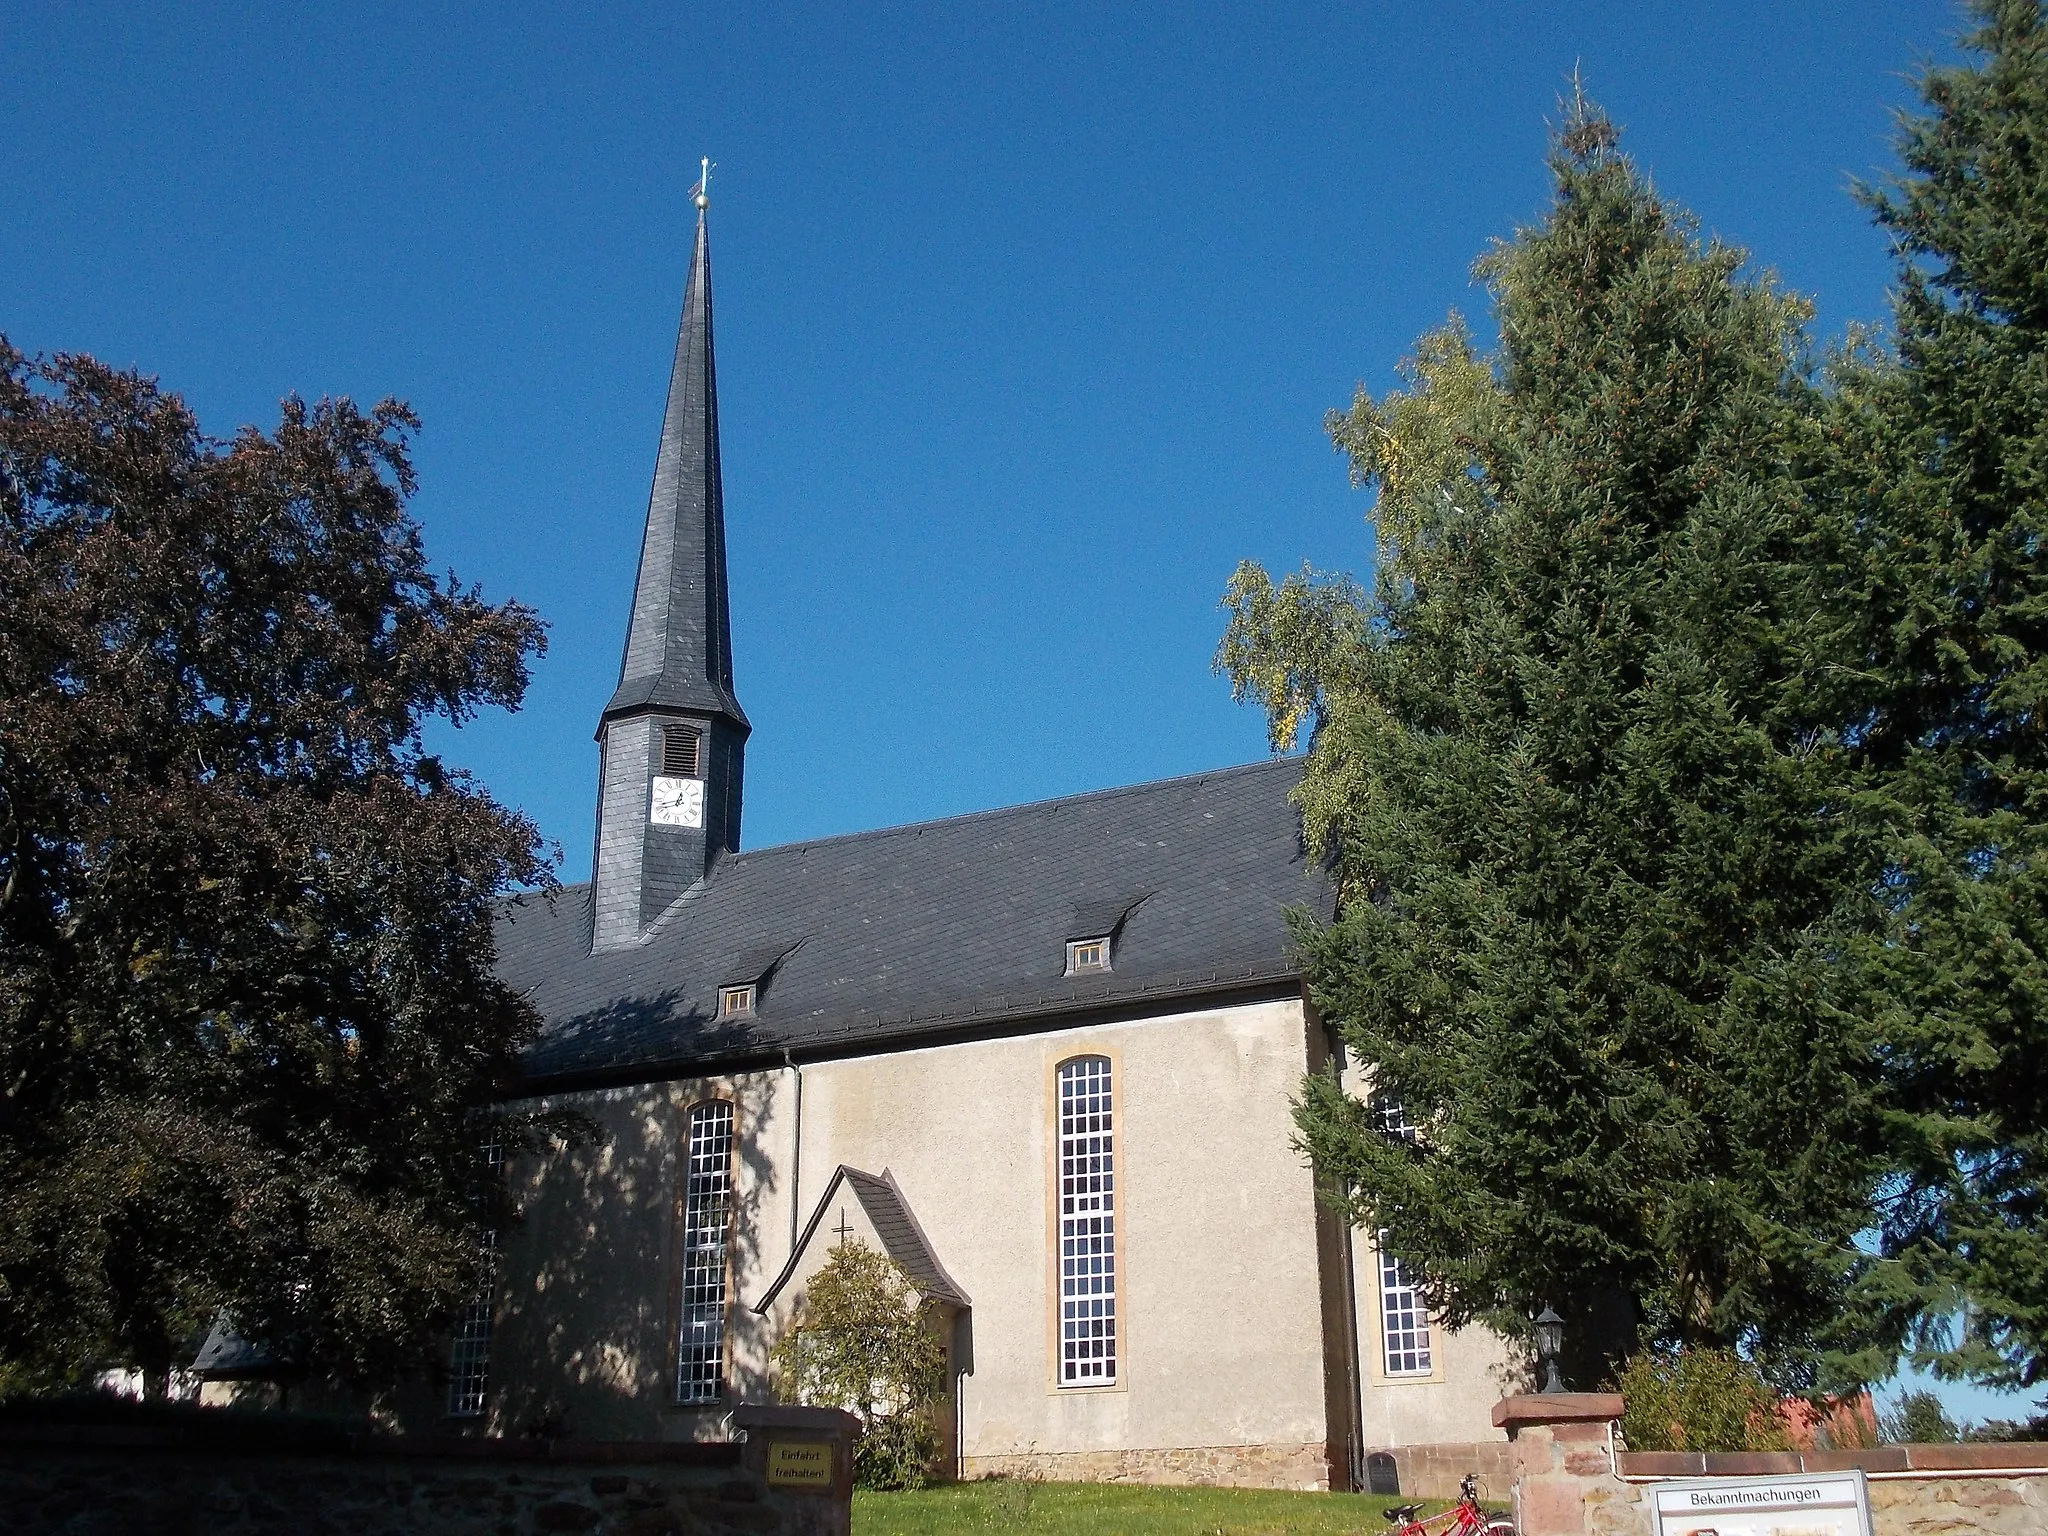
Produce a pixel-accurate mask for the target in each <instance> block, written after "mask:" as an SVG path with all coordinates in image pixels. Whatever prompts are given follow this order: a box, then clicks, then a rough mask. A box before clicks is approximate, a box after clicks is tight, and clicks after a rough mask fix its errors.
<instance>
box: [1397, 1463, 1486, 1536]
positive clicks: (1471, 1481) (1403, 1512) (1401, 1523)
mask: <svg viewBox="0 0 2048 1536" xmlns="http://www.w3.org/2000/svg"><path fill="white" fill-rule="evenodd" d="M1421 1513H1422V1506H1421V1505H1420V1504H1394V1505H1391V1506H1389V1507H1388V1509H1387V1536H1515V1522H1514V1521H1512V1520H1510V1519H1509V1518H1508V1517H1507V1516H1506V1515H1491V1516H1489V1515H1488V1514H1487V1513H1486V1511H1485V1510H1483V1509H1481V1508H1480V1507H1479V1478H1478V1476H1477V1475H1476V1474H1470V1473H1468V1474H1467V1475H1466V1477H1465V1480H1464V1481H1463V1482H1461V1483H1459V1484H1458V1502H1457V1503H1455V1504H1453V1505H1452V1506H1451V1507H1450V1508H1449V1509H1447V1510H1445V1511H1444V1512H1443V1513H1442V1514H1440V1515H1431V1516H1430V1517H1429V1518H1428V1519H1427V1520H1418V1519H1417V1518H1416V1516H1417V1515H1419V1514H1421ZM1440 1521H1441V1522H1443V1523H1442V1524H1438V1522H1440Z"/></svg>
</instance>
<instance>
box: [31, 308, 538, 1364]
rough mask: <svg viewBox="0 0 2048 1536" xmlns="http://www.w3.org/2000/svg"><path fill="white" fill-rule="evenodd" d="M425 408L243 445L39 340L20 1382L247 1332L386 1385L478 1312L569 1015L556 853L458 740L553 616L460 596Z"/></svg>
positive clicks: (307, 412) (113, 373) (294, 425)
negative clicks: (429, 541) (533, 993)
mask: <svg viewBox="0 0 2048 1536" xmlns="http://www.w3.org/2000/svg"><path fill="white" fill-rule="evenodd" d="M414 427H415V422H414V419H413V417H412V415H411V413H410V412H409V411H407V410H406V408H405V407H403V406H402V405H398V404H395V403H392V402H386V403H384V404H381V405H379V406H377V407H376V408H375V409H373V410H369V411H363V410H359V409H358V408H357V407H356V406H354V405H352V404H351V403H350V402H348V401H347V400H329V401H323V402H321V403H320V404H318V405H315V406H308V405H305V404H302V403H301V402H300V401H298V400H296V399H293V400H288V401H286V402H285V405H284V408H283V416H282V419H281V421H280V422H279V424H278V425H277V427H276V429H275V430H274V431H272V432H269V433H264V432H260V431H257V430H256V429H254V428H245V429H243V430H242V431H241V432H240V433H239V434H237V435H236V436H235V437H234V439H233V440H232V441H228V442H222V441H217V440H215V439H212V438H209V437H208V436H206V435H205V434H204V433H203V432H202V431H201V430H200V428H199V425H198V423H197V422H196V420H195V419H194V416H193V413H192V412H191V410H190V409H189V408H188V407H187V406H186V405H185V403H184V402H183V401H182V400H181V399H179V397H178V396H177V395H175V394H172V393H170V392H167V391H165V390H163V389H161V388H159V387H158V385H157V384H156V383H155V382H154V381H153V380H150V379H147V378H144V377H140V376H138V375H136V374H134V373H128V372H122V371H118V370H116V369H113V368H109V367H106V366H104V365H102V364H100V363H97V362H95V361H93V360H92V359H90V358H87V357H81V356H61V355H60V356H57V357H54V358H50V359H48V360H37V359H30V358H27V357H24V356H23V355H22V354H21V353H19V352H17V351H15V350H14V349H12V348H11V347H8V346H7V345H6V344H5V342H4V341H0V1169H4V1173H0V1370H4V1371H5V1372H6V1373H7V1374H8V1375H10V1376H11V1377H12V1378H13V1379H14V1380H16V1381H17V1382H18V1381H24V1380H26V1381H31V1382H34V1381H61V1380H66V1379H76V1378H77V1377H78V1375H79V1374H80V1373H82V1372H84V1371H86V1370H88V1369H89V1368H90V1367H91V1366H92V1365H93V1364H94V1363H95V1362H98V1361H101V1360H105V1359H112V1360H116V1361H124V1362H129V1363H133V1364H138V1365H141V1366H143V1367H145V1368H146V1370H147V1372H148V1373H149V1376H150V1378H151V1379H152V1380H153V1381H158V1382H160V1381H161V1380H162V1378H163V1375H164V1373H165V1371H166V1370H167V1369H168V1368H169V1367H170V1366H171V1365H172V1364H173V1363H174V1361H175V1360H176V1358H177V1356H178V1353H179V1351H180V1349H181V1348H182V1347H184V1346H185V1344H186V1342H187V1340H188V1339H189V1338H190V1336H191V1335H192V1334H193V1332H194V1331H195V1330H196V1329H198V1328H200V1327H202V1326H203V1325H204V1323H205V1322H206V1321H207V1319H208V1318H209V1317H210V1316H211V1314H212V1313H213V1311H214V1309H215V1308H217V1307H221V1306H226V1307H229V1308H231V1309H232V1311H233V1314H234V1317H235V1320H236V1322H237V1324H238V1326H239V1328H240V1329H241V1331H242V1332H243V1333H244V1334H246V1335H248V1336H249V1337H251V1338H253V1339H256V1340H259V1341H262V1342H265V1343H268V1344H270V1345H272V1346H273V1347H275V1348H277V1349H278V1350H280V1351H281V1352H283V1353H286V1354H288V1355H290V1356H291V1357H293V1358H295V1359H297V1360H298V1361H300V1362H301V1363H303V1364H304V1365H306V1366H307V1367H308V1368H311V1369H323V1368H324V1369H330V1370H334V1371H337V1372H340V1373H341V1374H343V1375H345V1376H348V1377H352V1378H354V1379H357V1380H361V1381H365V1382H379V1381H385V1380H389V1379H391V1378H393V1377H394V1376H397V1375H399V1374H402V1373H403V1372H404V1371H406V1370H407V1369H409V1368H412V1367H415V1366H417V1365H418V1364H419V1363H420V1361H421V1358H422V1357H421V1354H420V1349H421V1347H422V1345H423V1342H424V1340H425V1339H426V1338H427V1337H428V1335H429V1334H430V1333H431V1331H432V1330H433V1329H434V1328H435V1326H436V1325H437V1324H438V1323H440V1322H441V1321H442V1320H443V1319H444V1318H445V1317H446V1316H447V1315H448V1314H449V1313H450V1312H451V1311H452V1310H453V1309H455V1308H456V1307H458V1306H460V1305H461V1304H462V1303H463V1302H464V1301H466V1300H467V1299H468V1297H469V1295H470V1292H471V1290H472V1289H473V1287H474V1284H475V1275H476V1267H477V1255H476V1245H475V1241H474V1237H473V1235H472V1228H473V1225H474V1224H475V1223H476V1222H477V1221H478V1220H479V1213H480V1210H481V1208H482V1203H483V1202H488V1201H489V1199H490V1198H491V1190H490V1188H489V1185H488V1183H487V1182H486V1180H485V1174H484V1167H483V1164H482V1161H481V1159H480V1158H479V1156H478V1152H479V1144H480V1143H481V1142H483V1141H485V1140H488V1139H490V1138H491V1137H492V1136H493V1135H495V1134H497V1131H496V1130H495V1129H494V1124H495V1117H494V1115H493V1114H492V1112H491V1111H490V1109H489V1106H490V1104H491V1101H492V1099H493V1097H494V1095H496V1094H499V1093H502V1091H503V1089H504V1088H505V1087H506V1085H507V1084H508V1082H509V1081H510V1080H511V1079H512V1076H513V1074H514V1071H515V1068H516V1062H517V1052H518V1050H519V1047H520V1045H521V1043H522V1041H523V1040H524V1039H525V1038H526V1037H527V1035H528V1033H529V1031H530V1030H531V1029H532V1027H533V1026H534V1022H535V1021H534V1018H533V1015H532V1013H531V1011H530V1010H529V1009H528V1008H527V1006H526V1005H525V1004H524V1003H523V1002H522V1001H521V1000H520V999H519V998H517V997H516V996H514V995H513V994H511V993H510V992H508V991H507V990H506V988H505V987H503V986H502V985H500V984H499V982H498V981H497V980H496V978H495V977H494V976H493V974H492V964H493V953H494V951H493V942H492V924H493V921H494V914H495V912H496V909H497V906H498V904H499V902H500V900H501V898H502V897H503V895H504V893H505V892H506V891H507V890H508V889H509V888H511V887H514V886H527V885H534V884H542V883H545V882H546V881H547V879H548V866H547V864H546V862H545V861H544V859H543V858H542V856H541V850H540V847H539V843H538V839H537V835H536V832H535V829H534V828H533V826H532V825H531V824H529V823H528V822H527V821H526V820H525V819H524V818H523V817H521V816H519V815H517V814H515V813H513V812H510V811H508V810H506V809H505V808H504V807H502V806H500V805H497V804H495V803H494V802H493V801H492V800H491V798H490V797H489V795H487V794H486V793H485V792H484V791H483V789H482V788H481V787H480V786H479V785H477V784H475V783H474V782H472V781H471V780H469V779H468V778H466V777H465V776H463V775H462V774H460V773H458V772H455V771H454V770H452V769H449V768H447V767H445V766H444V765H443V764H442V763H441V762H440V761H438V760H437V759H436V758H435V757H434V756H433V755H432V754H431V753H429V752H428V751H427V750H426V748H425V746H424V745H423V743H422V739H421V731H422V728H423V726H424V725H425V724H426V722H427V721H428V720H429V719H431V718H433V717H436V716H439V717H441V718H443V719H451V720H455V721H460V720H463V719H465V718H467V717H468V716H470V715H471V714H472V713H473V712H474V711H476V710H477V709H478V708H480V707H483V706H486V705H496V706H502V707H506V708H511V707H514V706H516V705H517V704H518V702H519V699H520V695H521V693H522V691H523V689H524V688H525V685H526V681H527V658H528V657H529V656H530V655H531V654H532V653H533V652H534V650H535V649H536V648H537V647H538V646H539V645H540V643H541V639H542V631H541V625H540V623H539V621H538V619H537V618H536V617H535V615H534V614H533V613H532V612H530V611H529V610H527V609H526V608H523V607H521V606H520V605H518V604H517V603H501V604H495V605H494V604H491V603H487V602H485V601H484V600H483V599H482V598H481V597H480V596H479V595H478V594H477V593H476V592H475V591H474V590H473V589H468V588H464V587H461V586H458V585H457V584H456V583H455V582H454V580H453V578H452V577H451V578H449V579H447V580H445V581H444V580H441V579H437V578H436V577H435V576H434V574H433V573H432V572H431V571H430V569H429V568H428V566H427V563H426V557H425V555H424V552H423V549H422V545H421V540H420V534H419V530H418V528H417V527H416V526H415V524H414V523H413V522H412V520H411V519H410V517H409V516H408V514H407V510H406V501H407V497H408V496H409V495H410V493H411V492H412V490H413V472H412V467H411V463H410V460H409V458H408V451H407V445H408V441H409V438H410V435H411V433H412V431H413V430H414Z"/></svg>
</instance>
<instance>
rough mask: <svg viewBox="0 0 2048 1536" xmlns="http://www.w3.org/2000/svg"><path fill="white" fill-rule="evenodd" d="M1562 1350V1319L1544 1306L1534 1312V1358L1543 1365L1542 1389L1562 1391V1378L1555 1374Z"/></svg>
mask: <svg viewBox="0 0 2048 1536" xmlns="http://www.w3.org/2000/svg"><path fill="white" fill-rule="evenodd" d="M1563 1352H1564V1319H1563V1318H1561V1317H1559V1316H1558V1315H1557V1314H1556V1313H1555V1312H1553V1311H1551V1310H1550V1308H1548V1307H1545V1308H1544V1309H1543V1310H1542V1311H1541V1312H1539V1313H1537V1314H1536V1359H1537V1362H1538V1363H1539V1364H1540V1365H1541V1366H1542V1367H1543V1372H1544V1375H1543V1390H1544V1391H1545V1392H1562V1391H1563V1390H1564V1378H1563V1377H1561V1376H1559V1375H1558V1374H1557V1357H1558V1356H1559V1355H1560V1354H1562V1353H1563Z"/></svg>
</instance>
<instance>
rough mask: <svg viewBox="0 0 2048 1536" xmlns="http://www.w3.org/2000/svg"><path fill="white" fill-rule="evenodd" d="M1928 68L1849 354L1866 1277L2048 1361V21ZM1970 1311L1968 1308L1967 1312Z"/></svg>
mask: <svg viewBox="0 0 2048 1536" xmlns="http://www.w3.org/2000/svg"><path fill="white" fill-rule="evenodd" d="M1973 9H1974V11H1975V12H1976V17H1977V21H1978V27H1977V29H1976V30H1975V31H1974V32H1973V33H1972V34H1971V35H1970V36H1969V37H1968V38H1966V39H1965V46H1966V49H1967V50H1968V51H1969V52H1970V53H1971V54H1972V55H1973V57H1971V58H1969V59H1967V60H1966V62H1965V63H1963V64H1961V65H1959V66H1956V67H1952V68H1943V69H1934V70H1930V71H1929V72H1927V73H1926V74H1925V75H1924V77H1923V78H1922V80H1921V90H1922V92H1923V95H1924V98H1925V101H1926V103H1927V106H1928V108H1929V110H1928V112H1927V113H1926V114H1925V115H1924V116H1920V117H1917V118H1913V119H1909V120H1907V121H1906V122H1905V123H1904V125H1903V131H1902V136H1901V144H1900V150H1901V155H1902V159H1903V161H1904V165H1905V175H1904V176H1903V178H1902V179H1901V180H1900V181H1899V182H1898V183H1897V184H1896V185H1894V186H1893V187H1891V188H1889V189H1886V190H1880V191H1875V192H1873V193H1871V194H1870V201H1871V203H1872V205H1873V207H1874V210H1875V212H1876V215H1877V218H1878V221H1879V223H1880V224H1881V225H1882V226H1883V227H1884V228H1886V229H1887V230H1889V231H1890V232H1891V234H1892V236H1893V238H1894V240H1895V242H1896V243H1897V247H1898V249H1899V252H1900V255H1901V257H1902V262H1901V269H1900V273H1899V278H1898V286H1897V290H1896V301H1895V307H1894V317H1893V324H1894V328H1895V344H1896V355H1895V356H1888V355H1884V354H1882V353H1876V352H1874V351H1866V353H1865V354H1864V355H1863V356H1862V357H1861V358H1859V359H1857V360H1855V361H1854V362H1852V364H1851V365H1850V366H1848V367H1846V368H1845V369H1843V370H1842V375H1841V378H1842V389H1841V391H1840V394H1839V397H1838V400H1837V402H1836V405H1837V409H1836V412H1835V422H1834V427H1835V430H1834V434H1833V439H1832V440H1833V442H1834V444H1835V446H1836V448H1837V450H1838V453H1839V457H1838V459H1837V462H1836V468H1837V470H1838V472H1839V473H1840V476H1841V482H1842V484H1843V485H1844V486H1845V488H1846V489H1847V490H1848V492H1849V494H1850V498H1851V507H1852V511H1853V514H1854V515H1855V516H1856V517H1857V518H1858V520H1859V522H1860V525H1861V533H1862V538H1861V549H1862V564H1861V567H1860V569H1855V570H1852V571H1851V572H1850V573H1849V575H1850V579H1849V580H1847V581H1845V582H1844V584H1843V589H1842V590H1843V592H1844V594H1845V595H1846V596H1847V597H1848V598H1849V602H1848V604H1847V605H1846V608H1845V615H1846V617H1847V618H1848V619H1849V620H1850V621H1851V624H1852V627H1854V628H1856V629H1857V630H1858V631H1859V632H1860V633H1859V641H1860V648H1861V650H1862V652H1863V654H1864V655H1865V656H1866V657H1867V658H1868V665H1867V669H1866V670H1865V671H1864V673H1863V675H1862V681H1863V684H1864V686H1865V687H1866V689H1867V692H1866V695H1865V706H1866V708H1867V721H1868V725H1867V729H1866V731H1865V732H1864V734H1863V737H1862V742H1861V745H1862V750H1863V751H1864V753H1865V755H1866V757H1867V761H1868V765H1869V767H1870V770H1871V790H1870V794H1869V797H1868V801H1867V805H1868V808H1869V809H1870V812H1871V819H1872V820H1873V822H1874V823H1876V824H1879V825H1882V826H1884V827H1885V828H1886V829H1887V830H1888V832H1889V834H1890V836H1891V843H1890V852H1891V871H1890V876H1889V881H1890V889H1891V892H1892V895H1893V899H1894V902H1895V905H1896V907H1897V909H1898V912H1899V916H1900V926H1899V928H1898V931H1897V934H1896V939H1895V942H1891V943H1888V944H1886V945H1884V946H1882V947H1878V948H1874V949H1873V950H1871V951H1870V954H1869V958H1870V960H1871V965H1870V966H1869V968H1868V969H1869V975H1870V979H1871V980H1872V982H1873V983H1874V986H1873V996H1874V997H1875V998H1876V999H1877V1001H1878V1003H1879V1004H1880V1005H1882V1006H1883V1008H1884V1011H1883V1014H1882V1025H1883V1032H1884V1035H1885V1037H1886V1039H1887V1042H1888V1056H1887V1063H1888V1066H1889V1068H1890V1070H1891V1072H1892V1074H1893V1078H1894V1092H1895V1104H1896V1108H1897V1113H1896V1115H1895V1117H1894V1119H1893V1121H1892V1128H1893V1131H1894V1133H1895V1138H1896V1139H1895V1144H1894V1145H1895V1154H1896V1156H1897V1157H1898V1160H1899V1165H1900V1178H1899V1179H1898V1181H1897V1182H1896V1183H1895V1184H1894V1186H1893V1188H1892V1191H1891V1193H1892V1197H1893V1198H1892V1199H1891V1200H1890V1202H1889V1204H1888V1206H1887V1209H1886V1224H1885V1238H1886V1243H1885V1247H1886V1253H1887V1255H1888V1260H1887V1262H1886V1263H1885V1264H1884V1265H1882V1266H1881V1267H1880V1268H1879V1269H1878V1270H1877V1272H1876V1273H1875V1274H1874V1275H1873V1276H1872V1277H1871V1280H1872V1284H1871V1287H1870V1290H1871V1294H1872V1295H1873V1296H1874V1298H1875V1299H1876V1301H1877V1302H1878V1304H1879V1306H1880V1308H1881V1309H1882V1310H1883V1312H1884V1313H1885V1315H1887V1316H1888V1317H1889V1319H1890V1321H1891V1322H1892V1324H1893V1325H1894V1326H1895V1327H1897V1328H1899V1329H1900V1330H1902V1331H1903V1332H1905V1333H1907V1334H1908V1335H1909V1337H1911V1338H1912V1339H1913V1341H1914V1342H1915V1343H1917V1345H1918V1346H1919V1351H1920V1354H1921V1357H1922V1360H1923V1363H1931V1364H1933V1365H1934V1366H1936V1367H1937V1368H1938V1369H1940V1370H1942V1371H1944V1372H1947V1373H1951V1374H1968V1375H1975V1376H1979V1377H1982V1378H1984V1379H1988V1380H1991V1381H1995V1382H2002V1383H2005V1384H2008V1385H2029V1386H2032V1385H2039V1384H2040V1383H2041V1382H2042V1381H2044V1380H2048V713H2044V710H2043V703H2044V696H2048V548H2044V543H2043V541H2044V537H2048V25H2044V21H2043V17H2042V11H2041V7H2040V5H2039V4H2038V3H2037V0H1979V3H1977V4H1976V5H1974V7H1973ZM1958 1324H1961V1325H1962V1326H1960V1327H1958V1326H1956V1325H1958Z"/></svg>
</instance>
